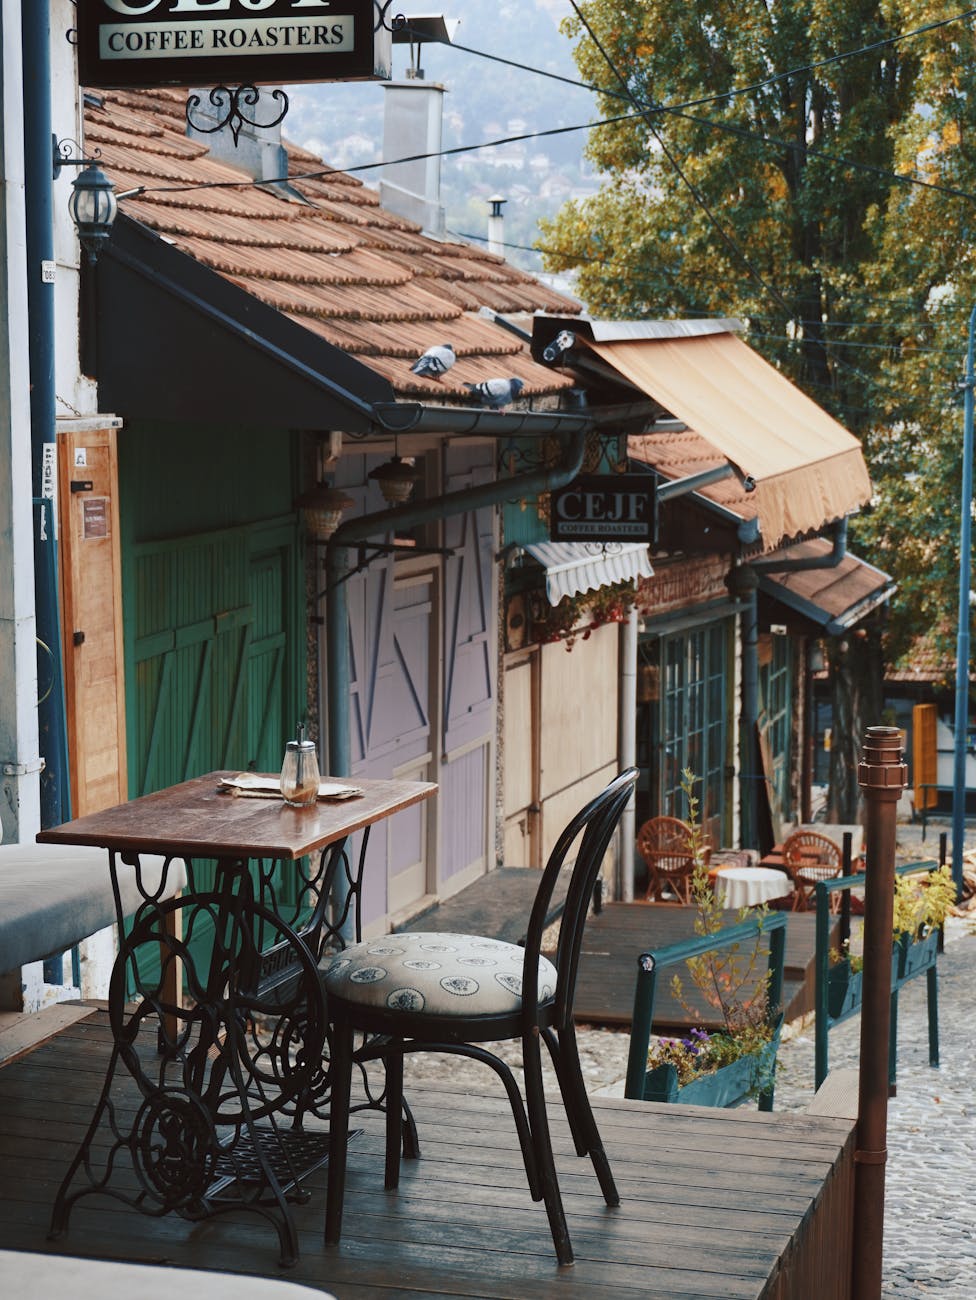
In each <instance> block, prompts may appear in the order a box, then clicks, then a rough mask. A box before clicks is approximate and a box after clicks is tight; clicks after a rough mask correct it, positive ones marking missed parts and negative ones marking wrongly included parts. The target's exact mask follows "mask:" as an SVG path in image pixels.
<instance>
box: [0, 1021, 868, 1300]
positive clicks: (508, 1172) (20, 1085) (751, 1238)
mask: <svg viewBox="0 0 976 1300" xmlns="http://www.w3.org/2000/svg"><path fill="white" fill-rule="evenodd" d="M110 1048H111V1036H110V1034H109V1032H108V1026H107V1017H106V1015H105V1014H104V1013H103V1012H99V1013H98V1014H97V1015H96V1016H93V1017H92V1018H91V1019H90V1020H86V1021H82V1022H78V1023H76V1024H74V1025H72V1026H70V1028H68V1029H67V1030H66V1031H65V1033H64V1034H63V1035H59V1036H58V1037H57V1038H55V1039H53V1040H51V1041H50V1042H48V1043H47V1044H45V1045H44V1046H42V1047H40V1048H38V1049H37V1050H36V1051H35V1052H33V1053H31V1054H30V1055H29V1056H25V1057H23V1058H21V1059H20V1060H19V1061H17V1062H15V1063H14V1064H12V1065H11V1066H9V1067H8V1068H5V1069H4V1070H2V1071H0V1248H2V1247H10V1248H20V1249H27V1250H37V1251H41V1252H45V1251H47V1252H55V1253H62V1254H63V1253H69V1254H70V1253H80V1254H82V1255H85V1256H90V1257H101V1258H126V1259H131V1260H136V1261H139V1260H142V1261H146V1262H159V1261H162V1260H165V1261H166V1262H167V1263H169V1264H173V1265H179V1266H182V1267H196V1268H199V1267H204V1268H209V1269H217V1270H220V1271H226V1272H231V1273H235V1272H239V1273H242V1274H251V1275H256V1276H265V1277H274V1276H278V1275H279V1274H278V1267H277V1254H278V1251H277V1242H276V1239H275V1234H274V1232H273V1231H272V1230H271V1229H270V1228H269V1226H268V1225H267V1224H266V1223H265V1222H264V1221H263V1220H262V1219H260V1218H258V1217H255V1216H254V1215H253V1214H250V1215H248V1214H246V1213H244V1212H243V1211H234V1212H233V1213H230V1214H227V1215H226V1216H221V1217H220V1218H218V1219H214V1220H209V1221H206V1222H204V1223H197V1224H194V1223H188V1222H186V1221H184V1220H182V1219H180V1218H178V1217H176V1216H168V1217H166V1218H163V1219H153V1218H148V1217H146V1216H143V1215H140V1214H138V1213H136V1212H135V1211H134V1210H132V1209H131V1208H130V1207H128V1206H125V1205H123V1204H121V1203H120V1202H118V1201H116V1200H114V1199H113V1198H111V1197H106V1196H103V1195H97V1196H90V1197H86V1198H85V1199H83V1200H82V1201H80V1202H79V1203H78V1204H77V1205H76V1207H75V1209H74V1211H73V1214H72V1218H71V1222H70V1225H69V1231H68V1233H67V1234H66V1236H65V1237H64V1238H62V1239H61V1240H59V1241H57V1242H49V1241H48V1240H47V1236H46V1234H47V1230H48V1222H49V1217H50V1207H51V1204H52V1201H53V1198H54V1195H55V1191H56V1188H57V1185H58V1183H59V1182H60V1179H61V1178H62V1176H63V1174H64V1171H65V1169H66V1168H67V1165H68V1162H69V1160H70V1158H71V1155H72V1154H73V1152H74V1150H75V1149H76V1147H77V1143H78V1142H79V1141H80V1139H81V1136H82V1134H83V1133H84V1130H85V1127H86V1125H87V1121H88V1118H89V1117H90V1108H91V1105H92V1104H93V1100H94V1097H95V1096H96V1095H97V1093H98V1090H99V1081H100V1074H101V1072H102V1071H103V1070H104V1068H105V1065H106V1063H107V1059H108V1055H109V1051H110ZM82 1065H84V1068H82ZM489 1088H490V1083H489V1085H488V1086H486V1090H485V1092H476V1093H475V1092H469V1093H466V1094H460V1095H459V1094H454V1093H452V1092H450V1090H449V1089H447V1088H431V1087H425V1088H422V1089H421V1088H416V1089H414V1088H412V1089H411V1090H410V1100H411V1104H412V1106H413V1110H414V1114H415V1116H416V1118H417V1122H418V1126H419V1129H420V1140H421V1149H422V1156H421V1159H420V1160H418V1161H407V1162H404V1166H403V1172H402V1176H401V1185H400V1189H399V1191H398V1192H397V1193H395V1194H391V1193H388V1192H385V1191H384V1190H383V1163H384V1144H383V1117H382V1115H381V1114H379V1113H377V1112H369V1111H366V1112H360V1113H359V1114H358V1115H357V1119H356V1123H357V1126H359V1125H361V1126H362V1128H363V1129H364V1133H363V1135H362V1137H360V1138H358V1139H357V1140H356V1142H355V1143H354V1144H353V1145H352V1146H351V1147H350V1153H349V1172H348V1185H347V1202H346V1229H345V1232H344V1236H343V1241H342V1244H341V1246H339V1247H330V1248H324V1247H323V1246H322V1241H321V1233H322V1218H323V1209H324V1184H325V1177H324V1171H322V1170H320V1171H318V1173H317V1174H316V1175H314V1176H313V1177H312V1179H310V1181H309V1189H310V1191H311V1199H310V1200H309V1202H308V1203H307V1204H305V1205H296V1206H295V1207H294V1213H295V1219H296V1226H297V1229H298V1233H299V1239H300V1247H301V1259H300V1261H299V1263H298V1265H297V1266H296V1268H295V1269H293V1270H290V1271H289V1274H288V1279H289V1281H294V1282H303V1283H305V1284H306V1285H308V1286H311V1287H316V1288H319V1289H322V1290H326V1291H329V1292H331V1293H332V1294H333V1295H335V1296H336V1297H338V1300H368V1298H369V1297H376V1298H377V1300H380V1298H382V1300H397V1297H403V1298H404V1300H407V1297H409V1298H410V1300H418V1298H419V1297H424V1296H426V1297H430V1300H446V1298H447V1297H451V1296H454V1297H461V1296H468V1297H490V1298H491V1300H550V1298H551V1297H553V1296H555V1295H557V1294H558V1295H561V1296H565V1297H566V1300H577V1298H578V1300H677V1298H679V1297H682V1298H688V1300H690V1298H691V1297H695V1298H696V1300H759V1298H760V1297H762V1296H763V1295H764V1294H766V1291H767V1287H768V1285H769V1280H770V1279H771V1278H773V1277H774V1276H776V1274H777V1271H778V1270H779V1269H780V1266H781V1263H782V1261H783V1260H784V1259H785V1258H786V1257H787V1253H788V1252H789V1251H790V1250H791V1249H792V1248H793V1243H794V1242H795V1241H797V1240H799V1239H801V1238H802V1237H803V1234H804V1232H806V1231H808V1229H809V1225H810V1224H811V1222H815V1221H816V1216H817V1212H818V1210H817V1207H818V1204H819V1200H818V1198H819V1196H820V1193H821V1189H822V1188H823V1187H824V1185H825V1182H826V1180H828V1179H829V1178H830V1177H831V1176H832V1174H833V1171H834V1170H835V1168H836V1167H837V1165H838V1161H839V1160H840V1159H841V1157H842V1155H843V1153H844V1151H845V1149H846V1144H847V1143H849V1140H850V1135H851V1131H852V1126H851V1124H850V1122H848V1121H844V1120H838V1119H833V1118H827V1117H819V1116H815V1115H809V1114H799V1115H776V1114H772V1115H761V1114H759V1113H758V1112H755V1111H729V1112H725V1111H718V1112H717V1111H711V1110H707V1109H702V1108H693V1107H683V1106H670V1107H669V1106H657V1105H650V1104H647V1103H640V1102H628V1101H624V1100H619V1099H616V1098H594V1099H593V1101H594V1113H595V1115H596V1118H597V1123H598V1125H599V1126H600V1129H601V1132H602V1134H603V1137H604V1141H605V1143H606V1146H607V1150H608V1152H609V1154H610V1159H611V1163H612V1165H613V1167H614V1172H615V1176H616V1179H617V1182H618V1186H619V1188H620V1192H621V1196H622V1204H621V1205H620V1206H619V1207H617V1208H614V1209H608V1208H607V1207H606V1205H605V1204H604V1202H603V1199H602V1197H601V1195H600V1192H599V1188H598V1185H597V1183H596V1179H595V1177H594V1175H593V1172H592V1168H591V1166H590V1163H589V1161H588V1160H586V1159H579V1158H578V1157H577V1156H576V1154H575V1148H574V1146H573V1143H572V1139H571V1136H570V1133H569V1129H568V1125H567V1123H566V1120H565V1117H564V1115H563V1113H562V1110H561V1107H560V1105H559V1104H558V1102H556V1101H553V1102H552V1104H551V1107H550V1113H551V1117H552V1125H553V1143H554V1150H555V1155H556V1163H557V1168H558V1171H559V1181H560V1187H561V1189H562V1193H563V1199H564V1203H565V1206H566V1212H567V1216H568V1220H569V1228H570V1234H571V1237H572V1239H573V1243H574V1247H575V1251H576V1256H577V1260H576V1264H575V1266H574V1267H573V1268H572V1269H559V1267H558V1266H557V1264H556V1261H555V1256H554V1253H553V1249H552V1241H551V1238H550V1234H549V1230H548V1225H547V1221H546V1215H545V1211H544V1209H543V1207H542V1206H541V1204H534V1203H533V1202H532V1201H531V1199H530V1197H529V1193H528V1188H527V1186H526V1182H525V1174H524V1170H523V1168H522V1162H521V1155H520V1152H519V1149H518V1143H517V1139H516V1137H515V1133H514V1126H513V1124H512V1120H511V1114H510V1111H509V1110H508V1107H507V1104H506V1102H505V1100H504V1097H503V1096H501V1095H499V1093H500V1090H499V1089H497V1087H496V1088H491V1090H490V1091H489ZM59 1090H60V1096H61V1098H62V1104H60V1105H59V1104H58V1103H57V1100H56V1099H57V1097H58V1095H59ZM115 1092H116V1093H117V1097H118V1106H119V1115H120V1118H121V1119H122V1120H123V1121H124V1120H125V1119H126V1118H128V1117H129V1116H131V1115H133V1114H134V1113H135V1111H136V1109H137V1107H138V1106H139V1104H140V1101H141V1099H140V1097H139V1096H138V1094H137V1092H136V1090H135V1088H134V1086H133V1084H132V1083H131V1081H130V1080H128V1078H127V1077H126V1076H125V1075H124V1072H123V1074H121V1075H120V1076H117V1079H116V1087H115ZM41 1116H46V1117H47V1120H46V1122H43V1123H42V1122H39V1117H41ZM314 1124H315V1122H314V1121H311V1122H310V1126H314ZM102 1151H104V1143H103V1142H101V1141H100V1142H99V1143H98V1144H97V1146H96V1149H95V1152H94V1155H95V1157H96V1158H97V1157H98V1155H99V1154H100V1153H101V1152H102ZM118 1176H119V1179H120V1183H119V1185H120V1186H122V1185H126V1186H130V1187H132V1188H133V1189H134V1188H135V1187H137V1186H138V1183H137V1181H136V1178H135V1175H134V1173H133V1172H132V1171H131V1170H130V1171H129V1172H128V1173H126V1172H125V1171H124V1170H123V1169H122V1168H121V1167H120V1168H119V1173H118ZM829 1293H830V1292H829V1291H824V1292H823V1294H829Z"/></svg>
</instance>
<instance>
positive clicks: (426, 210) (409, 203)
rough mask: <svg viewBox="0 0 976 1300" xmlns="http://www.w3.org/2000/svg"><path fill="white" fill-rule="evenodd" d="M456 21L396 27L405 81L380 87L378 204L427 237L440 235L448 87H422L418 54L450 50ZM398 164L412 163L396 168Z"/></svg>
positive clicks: (412, 21) (412, 19) (412, 20)
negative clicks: (404, 56) (404, 48)
mask: <svg viewBox="0 0 976 1300" xmlns="http://www.w3.org/2000/svg"><path fill="white" fill-rule="evenodd" d="M458 22H459V20H458V19H456V18H445V17H444V16H443V14H423V15H420V14H407V16H406V18H405V19H404V21H403V23H402V24H396V23H394V27H393V44H394V45H409V46H410V66H409V68H408V69H407V71H406V75H405V78H404V80H403V81H387V82H384V83H383V91H384V95H385V98H384V101H383V157H384V158H385V159H388V160H389V161H388V162H387V163H386V164H385V165H384V167H383V176H382V178H381V180H380V202H381V203H382V204H383V206H384V207H385V208H389V210H390V211H391V212H396V213H397V214H398V215H399V216H401V217H406V218H407V220H408V221H416V222H417V223H418V224H419V225H421V226H422V227H423V228H424V230H425V231H427V233H428V234H430V235H438V236H440V235H443V234H444V207H443V205H442V203H441V159H440V153H441V148H442V136H443V123H444V95H445V93H446V87H444V86H442V85H440V84H439V83H437V82H436V81H429V82H428V81H425V80H424V70H423V68H422V67H421V66H420V52H421V49H422V47H423V46H424V45H425V44H428V43H430V42H436V43H438V44H441V45H450V43H451V38H452V37H453V35H454V33H455V31H456V30H457V27H458ZM397 158H416V160H417V161H416V162H408V163H398V162H396V159H397Z"/></svg>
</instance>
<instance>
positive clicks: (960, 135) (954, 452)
mask: <svg viewBox="0 0 976 1300" xmlns="http://www.w3.org/2000/svg"><path fill="white" fill-rule="evenodd" d="M580 9H581V12H582V14H583V15H584V17H585V19H586V23H587V24H588V25H589V27H590V28H591V29H592V32H593V33H594V34H595V36H596V37H597V38H598V40H599V42H600V44H601V45H602V46H603V49H604V50H605V51H606V53H607V55H609V58H610V60H611V61H612V63H613V65H614V67H615V68H616V69H617V70H618V71H619V73H620V76H621V77H622V78H623V80H624V81H625V82H626V87H627V90H628V91H629V93H630V94H631V95H632V96H633V97H634V100H635V101H636V102H637V104H639V105H640V106H642V107H645V108H647V109H649V110H650V111H649V113H647V114H645V115H644V116H638V117H635V118H634V119H633V120H631V121H629V122H626V123H622V124H617V125H613V126H606V127H601V128H597V129H594V130H593V131H592V132H591V135H590V139H589V143H588V152H589V155H590V157H591V159H592V160H593V162H594V163H595V164H596V166H597V167H598V168H599V169H600V170H601V171H602V172H603V173H604V175H605V177H606V181H605V184H604V185H603V188H602V189H601V191H600V192H599V193H598V194H597V195H596V196H595V197H594V198H592V199H590V200H587V201H584V202H580V203H569V204H567V205H566V206H565V207H564V208H563V209H562V210H561V212H560V214H559V216H558V217H557V218H556V219H555V220H553V221H551V222H546V223H543V234H542V237H541V240H540V244H541V246H544V247H545V248H546V249H549V250H551V251H550V252H549V254H548V265H549V267H550V269H553V270H565V269H573V270H574V271H575V272H576V275H577V283H578V289H579V292H580V294H581V296H582V297H583V299H584V301H585V302H586V304H587V306H588V308H589V310H590V311H592V312H593V314H594V315H601V316H611V317H635V316H636V317H640V316H649V317H655V318H660V317H667V316H670V315H674V316H694V315H736V316H740V317H741V318H743V319H744V320H745V321H746V322H747V324H748V335H747V337H748V339H749V341H750V342H751V343H752V344H753V346H755V347H756V348H757V349H758V350H759V351H761V352H762V353H763V354H764V355H765V356H766V357H767V358H768V359H769V360H771V361H773V362H774V363H775V364H777V365H779V366H781V367H782V368H783V369H784V371H786V372H787V373H788V374H789V375H790V377H791V378H793V379H794V380H795V381H796V382H797V383H799V384H800V386H801V387H803V388H805V389H806V391H807V392H808V393H809V394H810V396H811V397H812V398H814V399H815V400H816V401H817V402H819V403H820V404H821V405H822V406H824V407H826V408H827V409H828V410H830V411H831V412H832V413H833V414H834V415H835V416H836V417H837V418H838V419H839V420H840V421H841V422H842V423H844V424H845V425H846V427H847V428H849V429H851V431H852V432H854V433H856V434H858V435H859V436H860V437H861V438H862V439H863V442H864V447H865V452H866V454H867V457H868V461H869V465H870V467H871V471H872V478H873V481H874V484H875V488H876V507H875V509H874V511H873V512H872V513H871V514H869V515H866V516H864V517H863V518H862V519H860V520H859V521H857V524H856V527H855V541H856V543H857V545H858V547H859V549H860V550H861V551H862V553H867V554H868V555H869V557H870V558H872V559H874V560H875V561H876V562H877V563H879V564H880V565H881V567H883V568H885V569H886V570H887V571H888V572H890V573H892V574H893V576H894V577H895V578H896V579H897V580H898V582H899V591H898V594H897V596H896V609H895V619H894V621H893V632H894V633H895V634H896V635H895V637H894V639H893V645H895V646H897V645H904V644H905V643H906V641H907V638H908V637H909V636H911V635H914V634H916V633H918V632H920V631H923V630H928V629H930V628H932V627H935V628H940V627H945V628H947V629H948V630H949V632H950V635H951V628H952V625H953V620H954V610H955V602H956V582H957V565H958V558H957V541H956V539H957V535H958V520H959V489H958V482H959V464H960V457H961V444H962V409H961V404H960V402H959V395H958V383H959V381H960V379H961V372H962V367H961V362H962V357H963V354H964V351H965V343H966V330H967V323H968V317H969V312H970V310H971V306H972V304H973V302H974V294H976V274H974V267H973V259H972V244H973V220H974V216H976V200H974V197H973V196H974V193H976V146H974V139H976V136H974V130H973V128H974V126H976V95H974V93H973V92H974V90H976V76H974V72H973V69H974V67H976V57H974V56H976V48H974V45H976V42H974V35H973V26H972V20H971V19H967V20H965V21H959V22H954V23H951V24H949V25H947V26H942V27H940V28H938V29H935V30H932V31H930V32H927V33H924V34H921V35H911V36H906V35H905V34H906V33H909V32H912V31H914V29H916V28H919V27H923V26H925V25H926V24H929V23H934V22H939V21H944V20H945V19H946V18H947V17H951V16H952V15H953V14H954V13H955V12H957V11H955V10H950V11H949V12H948V13H947V12H946V10H945V8H944V7H942V6H936V5H935V4H934V3H930V2H928V0H903V2H902V3H898V0H881V2H880V3H879V2H878V0H832V2H828V0H783V2H778V3H776V4H775V5H772V4H769V3H763V2H762V0H748V3H746V4H745V5H738V4H730V3H725V2H724V0H702V2H701V3H697V4H694V5H674V4H670V3H667V2H666V0H642V2H641V3H639V4H628V5H620V4H619V3H618V0H584V2H583V3H581V4H580ZM564 30H565V31H566V33H567V34H568V35H569V36H570V37H571V38H572V39H573V40H574V41H575V42H576V44H575V58H576V61H577V65H578V67H579V70H580V72H581V74H582V76H583V77H584V78H585V80H587V81H588V82H590V83H592V84H594V85H597V86H599V87H600V88H601V90H602V92H603V93H602V94H601V95H600V96H599V106H600V110H601V116H603V117H610V116H614V115H616V114H619V113H621V112H626V111H628V109H629V110H630V111H633V110H634V104H633V103H631V104H628V103H627V102H626V101H625V100H621V98H620V97H619V96H620V94H621V93H622V91H623V86H622V84H621V80H619V79H618V77H617V76H616V75H615V73H614V71H612V70H611V68H610V67H609V66H608V63H607V60H606V59H605V58H604V56H603V54H602V53H601V51H600V50H599V49H598V48H597V45H596V44H595V42H594V40H593V39H592V38H591V35H590V33H589V32H588V31H587V30H586V27H585V26H584V25H583V24H582V23H581V22H580V20H579V19H578V18H573V19H570V20H567V21H566V23H565V24H564ZM902 37H904V39H900V38H902ZM892 38H896V39H894V40H893V39H892ZM872 45H873V46H875V48H873V49H870V50H867V51H866V52H864V53H861V54H858V55H856V56H855V57H851V58H837V57H836V56H839V55H844V54H846V53H847V52H849V51H852V50H858V49H863V48H864V47H868V46H872ZM736 92H742V93H736ZM679 106H680V107H679ZM665 109H666V110H667V111H665ZM920 181H921V182H926V184H927V185H928V186H936V187H941V188H926V186H925V185H922V184H919V183H918V182H920ZM949 191H956V192H955V193H952V192H949Z"/></svg>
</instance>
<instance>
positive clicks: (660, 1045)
mask: <svg viewBox="0 0 976 1300" xmlns="http://www.w3.org/2000/svg"><path fill="white" fill-rule="evenodd" d="M696 779H697V778H696V777H695V776H694V775H693V774H692V773H691V772H690V771H687V770H686V771H685V772H683V773H682V783H681V788H682V790H684V792H685V796H686V798H687V800H688V823H689V826H690V834H689V843H690V847H691V850H692V856H693V857H694V861H695V870H694V874H693V877H692V897H693V899H694V903H695V907H696V916H695V933H696V934H697V935H700V936H702V937H709V936H715V938H716V946H715V948H714V949H712V950H709V951H707V952H705V953H704V954H702V955H700V956H696V957H688V958H687V959H686V961H685V963H684V964H685V966H686V967H687V969H688V973H689V976H690V978H691V982H692V983H693V984H694V986H695V988H696V989H697V990H698V992H699V993H700V994H701V996H702V998H703V999H704V1001H705V1002H706V1004H707V1005H708V1006H709V1007H711V1008H713V1009H714V1010H715V1011H717V1012H718V1016H719V1018H720V1019H721V1021H722V1026H721V1028H719V1029H717V1030H715V1031H713V1032H711V1033H709V1032H707V1031H706V1030H705V1029H704V1027H702V1026H701V1025H698V1026H696V1027H695V1028H693V1029H691V1030H690V1032H689V1033H688V1035H687V1036H686V1037H684V1038H677V1039H675V1038H662V1039H659V1040H658V1042H657V1043H655V1044H654V1045H653V1046H652V1047H651V1049H650V1052H649V1053H648V1057H647V1073H646V1075H645V1078H644V1083H643V1093H642V1095H643V1098H644V1100H646V1101H681V1102H683V1103H687V1104H689V1105H699V1106H732V1105H736V1104H737V1103H738V1102H740V1101H742V1100H744V1099H745V1098H746V1097H749V1096H757V1095H758V1096H759V1098H760V1107H761V1108H762V1109H770V1110H771V1109H772V1096H773V1079H774V1075H775V1070H776V1053H777V1051H778V1048H779V1035H780V1028H781V1026H782V1014H781V1011H780V1008H779V1007H772V1006H770V996H769V993H770V971H769V969H768V966H767V964H766V962H765V961H763V960H761V959H762V958H763V957H764V956H765V952H766V945H767V944H768V939H767V941H766V944H764V942H763V921H764V920H765V919H766V917H767V916H768V912H767V911H766V909H765V908H743V909H741V910H740V912H739V913H738V915H737V921H738V922H742V921H744V920H746V919H747V918H749V919H751V920H752V921H756V922H758V926H757V931H756V935H755V941H754V943H753V944H752V947H751V950H750V951H747V952H743V951H741V944H740V943H738V942H735V943H732V944H728V945H723V944H722V938H721V932H722V930H723V929H724V928H725V923H726V918H725V916H724V915H723V908H722V902H721V900H720V899H719V897H718V896H717V894H716V892H715V890H714V888H713V887H712V883H711V881H710V880H709V878H708V868H707V858H706V854H705V844H704V837H703V835H702V830H701V825H700V822H699V818H698V799H697V797H696V796H695V794H694V784H695V781H696ZM671 990H672V993H673V994H674V996H675V998H676V999H677V1000H678V1002H680V1003H681V1005H682V1007H683V1008H684V1009H685V1011H687V1012H688V1013H689V1014H690V1015H696V1014H699V1013H697V1012H696V1010H695V1009H694V1008H693V1007H691V1006H690V1005H689V1004H688V1002H687V1001H686V998H685V991H684V986H683V983H682V980H681V977H680V976H678V975H675V976H673V977H672V981H671Z"/></svg>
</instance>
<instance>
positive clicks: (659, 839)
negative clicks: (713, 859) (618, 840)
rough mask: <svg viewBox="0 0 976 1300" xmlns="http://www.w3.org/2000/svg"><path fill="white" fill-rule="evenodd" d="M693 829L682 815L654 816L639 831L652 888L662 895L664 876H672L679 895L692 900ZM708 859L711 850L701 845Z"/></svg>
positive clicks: (705, 858)
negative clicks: (690, 897) (684, 820)
mask: <svg viewBox="0 0 976 1300" xmlns="http://www.w3.org/2000/svg"><path fill="white" fill-rule="evenodd" d="M691 841H692V828H691V827H690V826H689V825H688V823H687V822H683V821H681V819H680V818H678V817H651V818H650V820H649V821H646V822H644V824H643V825H642V826H641V828H640V830H639V831H638V832H637V849H638V851H639V853H640V855H641V857H642V858H643V859H644V861H645V863H646V864H647V870H648V875H649V879H648V889H647V897H648V898H650V896H651V894H652V893H653V894H655V895H657V896H660V886H661V882H662V879H663V880H667V879H668V878H671V880H672V885H673V887H674V889H675V891H676V893H677V894H678V896H679V898H684V899H685V901H688V895H689V889H690V885H689V881H690V878H691V874H692V872H693V871H694V868H695V859H694V855H693V853H692V842H691ZM701 848H702V856H703V858H704V860H705V861H706V862H707V860H708V849H707V848H706V846H705V845H702V846H701Z"/></svg>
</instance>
